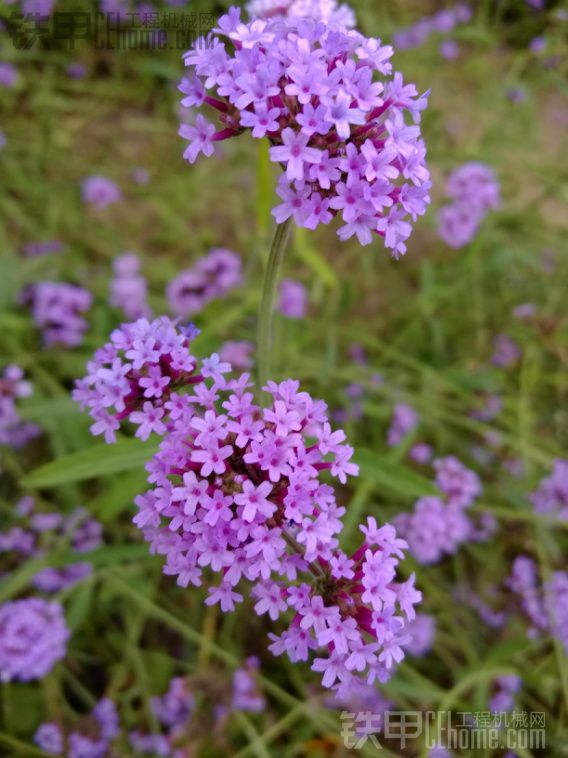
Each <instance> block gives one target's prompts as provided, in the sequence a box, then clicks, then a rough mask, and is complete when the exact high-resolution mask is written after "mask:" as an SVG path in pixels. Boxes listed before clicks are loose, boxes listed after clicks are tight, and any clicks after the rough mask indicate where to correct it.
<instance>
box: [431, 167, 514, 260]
mask: <svg viewBox="0 0 568 758" xmlns="http://www.w3.org/2000/svg"><path fill="white" fill-rule="evenodd" d="M446 192H447V194H448V196H449V197H450V198H452V200H453V202H452V203H451V204H449V205H445V206H444V207H443V208H441V209H440V211H439V214H438V233H439V235H440V237H441V238H442V239H443V240H444V242H446V243H447V244H448V245H450V247H453V248H460V247H463V246H464V245H467V244H468V243H469V242H471V240H472V239H473V238H474V237H475V235H476V233H477V230H478V228H479V225H480V223H481V221H482V220H483V217H484V216H485V214H486V213H487V211H489V210H496V209H497V208H499V206H500V204H501V200H500V191H499V182H498V181H497V178H496V176H495V174H494V172H493V171H492V169H490V168H489V167H488V166H486V165H485V164H483V163H476V162H473V161H472V162H470V163H464V164H463V166H460V167H459V168H458V169H456V170H455V171H453V172H452V173H451V174H450V176H449V178H448V183H447V187H446Z"/></svg>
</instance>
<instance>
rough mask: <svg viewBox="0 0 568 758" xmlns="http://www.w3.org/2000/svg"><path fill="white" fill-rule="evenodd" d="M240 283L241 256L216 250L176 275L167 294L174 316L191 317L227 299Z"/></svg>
mask: <svg viewBox="0 0 568 758" xmlns="http://www.w3.org/2000/svg"><path fill="white" fill-rule="evenodd" d="M241 282H242V272H241V259H240V257H239V256H238V255H237V253H234V252H233V251H232V250H227V249H226V248H221V247H217V248H213V249H212V250H211V251H210V252H209V253H208V254H207V255H205V256H203V257H202V258H200V259H199V260H198V261H197V263H196V264H195V265H194V266H192V268H190V269H187V270H186V271H182V273H181V274H179V276H176V278H175V279H173V280H172V281H171V282H170V283H169V285H168V288H167V293H166V295H167V299H168V303H169V306H170V309H171V310H172V312H173V313H175V314H176V315H177V316H191V315H192V314H194V313H198V312H199V311H201V310H203V308H204V307H205V306H206V305H207V303H209V302H210V301H211V300H214V299H215V298H223V297H226V295H227V294H228V293H229V292H230V291H231V290H232V289H234V288H235V287H239V286H240V284H241Z"/></svg>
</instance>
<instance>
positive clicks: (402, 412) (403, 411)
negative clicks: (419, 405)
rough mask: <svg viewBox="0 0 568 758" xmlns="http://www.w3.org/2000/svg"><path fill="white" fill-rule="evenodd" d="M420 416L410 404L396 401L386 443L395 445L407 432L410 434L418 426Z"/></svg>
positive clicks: (390, 445) (391, 445)
mask: <svg viewBox="0 0 568 758" xmlns="http://www.w3.org/2000/svg"><path fill="white" fill-rule="evenodd" d="M419 420H420V417H419V416H418V413H417V412H416V411H415V410H414V408H412V407H411V406H410V405H406V404H405V403H397V404H396V405H395V407H394V411H393V415H392V420H391V424H390V427H389V430H388V432H387V444H388V446H389V447H396V446H397V445H399V444H400V443H401V442H402V440H403V439H404V438H405V437H406V435H407V434H410V432H412V431H413V430H414V429H416V427H417V426H418V422H419Z"/></svg>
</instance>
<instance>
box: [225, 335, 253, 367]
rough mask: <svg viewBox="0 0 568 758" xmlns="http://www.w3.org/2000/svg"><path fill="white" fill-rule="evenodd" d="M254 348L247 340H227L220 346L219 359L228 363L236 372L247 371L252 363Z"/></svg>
mask: <svg viewBox="0 0 568 758" xmlns="http://www.w3.org/2000/svg"><path fill="white" fill-rule="evenodd" d="M254 351H255V346H254V344H253V343H252V342H249V341H248V340H240V341H232V340H229V341H228V342H225V343H224V344H223V345H221V348H220V350H219V358H220V359H221V360H222V361H225V362H227V363H230V364H231V366H232V367H233V368H234V369H235V370H236V371H247V370H248V369H251V368H252V366H253V363H254V359H253V354H254Z"/></svg>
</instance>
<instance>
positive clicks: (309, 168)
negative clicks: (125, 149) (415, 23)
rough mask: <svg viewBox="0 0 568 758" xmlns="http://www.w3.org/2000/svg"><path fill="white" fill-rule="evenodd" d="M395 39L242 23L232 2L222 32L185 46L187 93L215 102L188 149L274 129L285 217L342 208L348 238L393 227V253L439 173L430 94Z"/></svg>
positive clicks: (303, 219) (194, 153)
mask: <svg viewBox="0 0 568 758" xmlns="http://www.w3.org/2000/svg"><path fill="white" fill-rule="evenodd" d="M392 52H393V51H392V48H391V47H388V46H383V45H382V44H381V41H380V40H378V39H370V38H367V37H364V36H363V35H361V34H359V33H358V32H356V31H353V30H350V31H347V30H336V29H332V28H330V27H328V26H326V25H325V24H322V23H317V22H316V21H313V20H308V19H306V20H295V19H289V20H283V19H277V20H270V19H269V20H261V19H256V20H254V21H252V22H250V23H243V22H241V20H240V17H239V10H238V9H235V8H233V9H231V10H230V11H229V13H228V14H227V15H225V16H223V17H222V18H221V19H220V20H219V23H218V28H217V30H216V32H215V33H214V34H212V35H211V36H210V37H208V38H207V39H205V40H204V39H201V40H199V41H198V42H197V44H196V45H195V47H194V48H193V49H192V50H190V51H189V52H188V53H186V55H185V63H186V66H188V68H189V69H190V74H189V75H188V77H187V78H185V79H183V81H182V82H181V84H180V87H179V88H180V90H181V92H182V93H183V94H184V98H183V99H182V105H184V106H186V107H188V108H193V109H195V108H201V107H202V106H204V107H205V106H206V107H207V108H209V109H210V110H211V112H212V113H216V114H217V116H218V122H219V123H218V125H216V124H215V123H213V122H212V121H210V120H208V119H207V118H206V117H205V116H204V115H203V114H202V113H201V112H200V113H198V114H196V116H195V119H194V121H193V123H190V124H187V123H186V124H183V125H182V126H181V128H180V131H179V133H180V135H181V136H182V137H184V138H185V139H187V140H189V146H188V147H187V148H186V150H185V152H184V157H185V158H186V159H187V160H188V161H189V162H190V163H193V162H194V161H195V160H196V159H197V158H198V156H199V155H200V154H203V155H205V156H210V155H212V154H213V153H214V151H215V144H216V143H217V142H219V141H220V140H224V139H227V138H229V137H234V136H237V135H239V134H241V133H243V132H245V131H250V132H252V136H253V137H255V138H257V139H262V138H264V137H267V138H268V140H269V142H270V144H271V148H270V159H271V160H272V161H273V162H274V163H279V164H281V166H282V168H283V169H284V174H283V175H282V177H281V179H280V181H279V184H278V189H277V192H278V195H279V196H280V198H281V200H282V203H281V204H279V205H277V206H276V207H275V208H274V209H273V211H272V213H273V215H274V217H275V219H276V221H277V222H278V223H282V222H284V221H285V220H286V219H288V218H293V219H294V221H295V222H296V224H298V225H299V226H305V227H307V228H309V229H315V228H316V227H317V226H318V225H319V224H320V223H322V224H328V223H329V222H330V221H331V220H332V218H333V217H334V216H336V215H339V216H340V217H341V219H342V221H343V225H342V226H341V227H340V228H339V230H338V235H339V237H340V239H342V240H346V239H349V238H350V237H352V236H353V235H356V236H357V238H358V239H359V241H360V243H361V244H369V243H371V242H372V240H373V233H376V234H379V235H381V236H382V237H384V242H385V245H386V247H387V248H389V249H391V250H392V253H393V255H394V256H395V257H398V256H400V255H402V254H403V253H404V252H405V251H406V240H407V239H408V237H409V236H410V233H411V231H412V222H413V221H415V220H416V218H417V217H418V216H419V215H422V214H423V213H424V212H425V210H426V205H427V203H428V202H429V195H428V191H429V188H430V175H429V172H428V169H427V168H426V165H425V154H426V148H425V145H424V142H423V140H422V139H421V136H420V128H419V126H418V125H417V124H418V123H419V121H420V112H421V111H422V110H423V109H424V108H425V107H426V104H427V95H422V96H419V95H418V92H417V90H416V87H415V86H414V85H413V84H406V85H405V84H404V82H403V78H402V75H401V74H400V73H398V72H396V73H393V71H392V65H391V63H390V60H389V59H390V58H391V56H392Z"/></svg>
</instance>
